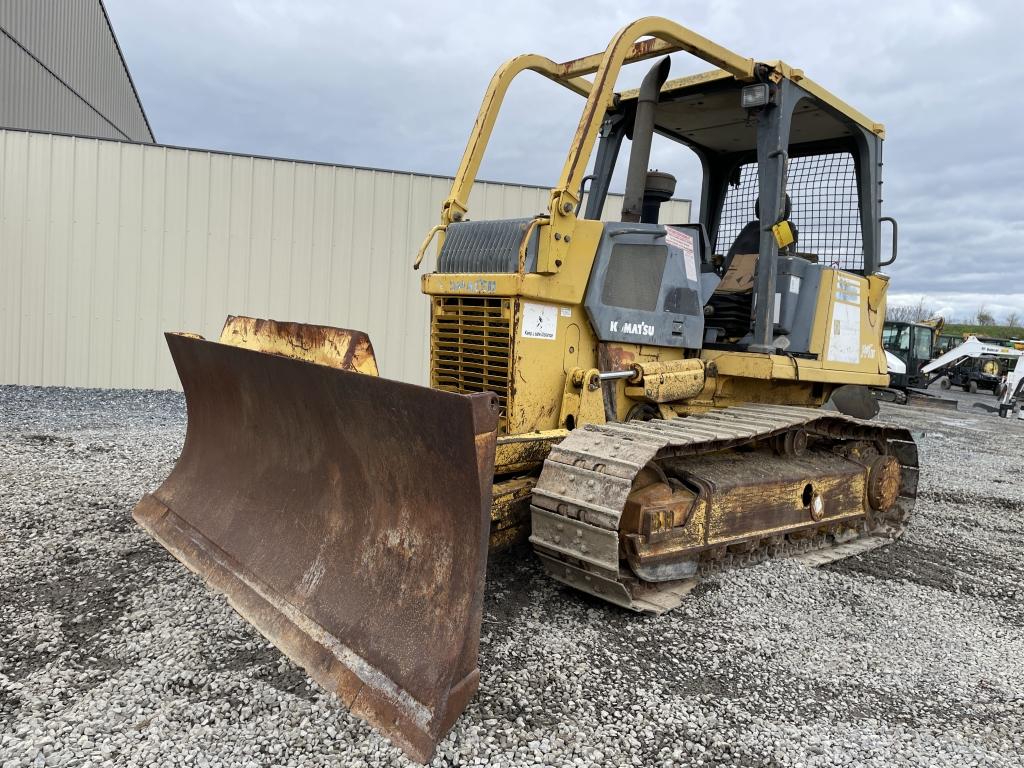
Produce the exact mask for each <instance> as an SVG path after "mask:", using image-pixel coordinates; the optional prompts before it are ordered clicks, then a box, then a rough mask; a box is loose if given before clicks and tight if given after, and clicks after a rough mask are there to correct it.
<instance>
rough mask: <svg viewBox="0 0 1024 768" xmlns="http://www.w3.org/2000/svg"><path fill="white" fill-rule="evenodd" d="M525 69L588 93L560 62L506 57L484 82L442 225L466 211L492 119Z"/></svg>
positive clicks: (585, 85)
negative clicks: (479, 102) (486, 82)
mask: <svg viewBox="0 0 1024 768" xmlns="http://www.w3.org/2000/svg"><path fill="white" fill-rule="evenodd" d="M526 70H531V71H533V72H537V73H539V74H541V75H544V77H546V78H548V79H550V80H554V81H555V82H556V83H558V84H559V85H563V86H565V87H566V88H568V89H569V90H570V91H573V92H575V93H578V94H580V95H581V96H584V97H587V96H589V95H590V89H591V84H590V82H589V81H587V80H585V79H584V78H582V77H576V76H574V75H568V76H567V75H564V74H562V70H561V65H559V64H557V63H556V62H554V61H552V60H551V59H549V58H547V57H545V56H538V55H537V54H534V53H526V54H523V55H521V56H516V57H515V58H512V59H509V60H508V61H506V62H505V63H504V64H502V65H501V66H500V67H498V71H497V72H495V73H494V76H493V77H492V78H491V82H490V83H489V84H488V85H487V91H486V92H485V93H484V100H483V103H482V104H481V105H480V111H479V112H478V113H477V116H476V122H474V123H473V130H472V131H470V134H469V141H468V142H466V149H465V151H464V152H463V153H462V162H460V163H459V170H458V171H456V172H455V179H454V180H453V181H452V188H451V191H450V192H449V193H448V199H447V200H445V201H444V205H443V206H442V208H441V223H442V224H450V223H451V222H453V221H459V220H460V219H461V218H462V217H463V216H464V215H465V213H466V211H467V210H468V207H467V204H468V203H469V192H470V190H471V189H472V188H473V181H474V180H475V179H476V174H477V171H479V170H480V161H481V160H482V159H483V155H484V150H485V149H486V148H487V142H488V141H490V138H491V132H492V131H493V130H494V121H495V120H496V119H497V117H498V111H499V110H500V109H501V103H502V101H504V99H505V93H506V92H507V91H508V87H509V85H510V84H511V83H512V80H513V79H515V77H516V75H518V74H519V73H520V72H524V71H526Z"/></svg>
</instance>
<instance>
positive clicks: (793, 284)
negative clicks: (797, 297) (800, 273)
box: [789, 275, 800, 293]
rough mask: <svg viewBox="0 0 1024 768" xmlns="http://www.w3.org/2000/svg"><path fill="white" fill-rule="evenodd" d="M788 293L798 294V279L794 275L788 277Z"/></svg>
mask: <svg viewBox="0 0 1024 768" xmlns="http://www.w3.org/2000/svg"><path fill="white" fill-rule="evenodd" d="M789 292H790V293H800V278H799V277H797V276H796V275H790V276H789Z"/></svg>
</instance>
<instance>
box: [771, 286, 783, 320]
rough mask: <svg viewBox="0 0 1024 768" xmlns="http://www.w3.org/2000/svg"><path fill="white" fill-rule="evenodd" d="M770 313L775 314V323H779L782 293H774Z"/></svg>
mask: <svg viewBox="0 0 1024 768" xmlns="http://www.w3.org/2000/svg"><path fill="white" fill-rule="evenodd" d="M772 313H773V314H774V315H775V320H774V322H775V324H776V325H778V324H779V318H780V317H781V316H782V294H781V293H776V294H775V306H774V307H773V308H772Z"/></svg>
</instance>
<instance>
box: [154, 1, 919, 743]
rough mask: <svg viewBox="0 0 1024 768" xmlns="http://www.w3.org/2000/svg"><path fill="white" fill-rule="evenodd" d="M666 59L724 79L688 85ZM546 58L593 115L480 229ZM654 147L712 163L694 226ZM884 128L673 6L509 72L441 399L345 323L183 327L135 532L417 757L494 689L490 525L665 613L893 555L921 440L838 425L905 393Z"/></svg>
mask: <svg viewBox="0 0 1024 768" xmlns="http://www.w3.org/2000/svg"><path fill="white" fill-rule="evenodd" d="M677 51H686V52H688V53H691V54H693V55H695V56H697V57H698V58H700V59H703V60H704V61H706V62H708V63H709V64H710V65H711V66H712V67H713V69H712V70H711V71H709V72H705V73H703V74H700V75H691V76H686V77H682V78H679V79H676V80H669V79H668V74H669V68H670V62H669V59H668V58H667V54H671V53H673V52H677ZM659 56H660V57H663V58H661V59H660V60H659V61H658V62H657V63H656V64H655V65H654V67H653V68H652V69H651V70H650V71H649V72H648V74H647V76H646V77H645V78H644V80H643V83H642V85H641V86H640V88H639V89H638V90H633V91H625V92H621V93H616V92H615V90H614V88H615V83H616V80H617V77H618V75H619V71H620V69H621V67H622V66H623V65H624V64H626V63H630V62H638V61H643V60H646V59H651V58H655V57H659ZM526 70H532V71H535V72H538V73H540V74H541V75H543V76H544V77H547V78H549V79H550V80H552V81H554V82H555V83H557V84H559V85H561V86H564V87H565V88H567V89H569V90H570V91H573V92H575V93H577V94H579V95H580V96H582V97H583V99H584V105H583V109H582V113H581V117H580V120H579V124H578V126H577V129H576V132H575V136H574V138H573V140H572V143H571V145H570V147H569V152H568V156H567V157H566V160H565V163H564V165H563V167H562V169H561V173H560V176H559V178H558V181H557V182H556V184H555V186H554V187H553V188H552V190H551V194H550V203H549V206H548V211H547V212H545V213H543V214H541V215H537V216H533V217H528V218H523V219H515V220H504V221H487V220H470V219H469V217H468V215H467V214H468V204H467V201H468V199H469V191H470V188H471V187H472V185H473V181H474V179H475V177H476V175H477V170H478V168H479V166H480V161H481V158H482V156H483V152H484V151H485V149H486V146H487V143H488V139H489V137H490V134H491V129H492V126H493V125H494V121H495V118H496V117H497V113H498V110H499V108H500V106H501V104H502V99H503V97H504V95H505V92H506V90H507V88H508V86H509V84H510V83H511V81H512V80H513V78H515V77H516V76H517V75H518V74H520V73H521V72H523V71H526ZM655 134H659V135H661V136H663V137H665V138H667V139H669V140H671V141H673V142H676V144H675V146H676V147H677V149H678V151H679V152H684V151H687V150H689V151H693V152H694V153H695V154H696V155H697V157H698V158H699V160H700V162H701V164H702V166H703V170H704V177H703V180H702V194H701V210H700V216H699V219H698V221H696V222H667V223H660V222H659V207H658V202H659V200H663V199H665V197H666V196H667V194H666V191H667V190H668V189H669V188H670V187H671V181H670V179H667V178H665V176H664V174H652V173H649V172H648V164H649V158H650V148H651V142H652V139H653V137H654V135H655ZM883 135H884V130H883V128H882V126H881V125H880V124H879V123H876V122H874V121H873V120H871V119H869V118H868V117H866V116H865V115H864V114H862V113H861V112H859V111H858V110H856V109H854V108H853V107H851V106H850V105H849V104H847V103H846V102H844V101H842V100H841V99H839V98H837V97H835V96H834V95H832V94H830V93H829V92H828V91H826V90H825V89H824V88H822V87H821V86H820V85H818V84H817V83H815V82H813V81H812V80H810V79H809V78H808V77H807V76H806V75H805V74H804V73H803V71H802V70H799V69H795V68H793V67H790V66H789V65H787V64H785V63H783V62H779V61H773V62H757V61H754V60H753V59H749V58H745V57H742V56H738V55H737V54H735V53H733V52H731V51H729V50H727V49H725V48H723V47H721V46H719V45H717V44H715V43H713V42H711V41H710V40H707V39H706V38H703V37H701V36H700V35H697V34H695V33H694V32H692V31H691V30H689V29H686V28H685V27H682V26H679V25H678V24H674V23H672V22H670V21H667V20H665V19H659V18H645V19H641V20H639V21H636V22H634V23H632V24H629V25H628V26H626V27H625V28H623V29H622V30H621V31H620V32H619V33H618V34H616V35H615V37H614V38H612V40H611V42H610V43H609V45H608V47H607V48H606V49H605V50H604V51H602V52H600V53H597V54H594V55H591V56H585V57H583V58H579V59H573V60H571V61H567V62H564V63H556V62H554V61H551V60H550V59H546V58H544V57H542V56H536V55H525V56H519V57H516V58H514V59H512V60H510V61H509V62H507V63H506V64H504V65H503V66H502V67H501V68H499V70H498V71H497V73H496V74H495V75H494V77H493V79H492V80H491V82H490V85H489V86H488V89H487V93H486V94H485V96H484V101H483V106H482V108H481V110H480V113H479V115H478V117H477V120H476V123H475V125H474V127H473V130H472V133H471V135H470V139H469V142H468V144H467V147H466V151H465V154H464V155H463V158H462V162H461V164H460V166H459V168H458V171H457V173H456V175H455V179H454V182H453V184H452V188H451V192H450V194H449V196H448V198H447V199H446V200H445V201H444V204H443V206H442V211H441V220H440V222H439V223H438V225H437V226H435V227H434V228H433V229H432V230H431V232H430V233H429V235H428V237H427V239H426V241H425V242H424V244H423V247H422V248H421V250H420V254H419V256H418V258H417V266H418V265H419V264H420V262H421V261H423V260H425V258H426V254H427V253H428V251H429V250H430V243H431V241H432V239H436V240H437V242H438V247H437V257H436V266H435V268H434V270H433V271H432V272H430V273H428V274H426V275H425V276H424V277H423V283H422V286H423V291H424V293H426V294H427V296H429V301H430V307H431V330H430V384H431V387H430V388H427V387H416V386H410V385H405V384H399V383H396V382H392V381H388V380H386V379H383V378H379V377H377V376H376V364H375V361H374V356H373V351H372V347H371V346H370V343H369V340H368V339H367V338H366V336H365V334H362V333H359V332H355V331H346V330H343V329H336V328H327V327H323V326H309V325H299V324H294V323H291V324H288V323H274V322H271V321H259V320H254V319H251V318H230V319H229V321H228V323H227V324H226V326H225V329H224V332H223V333H222V335H221V337H220V340H219V341H216V342H212V341H206V340H203V339H202V338H199V337H196V336H195V335H192V334H168V337H167V338H168V343H169V345H170V348H171V353H172V356H173V357H174V361H175V364H176V366H177V368H178V371H179V374H180V376H181V380H182V385H183V388H184V390H185V394H186V399H187V403H188V416H189V424H188V433H187V437H186V441H185V446H184V450H183V452H182V456H181V459H180V460H179V462H178V464H177V466H176V467H175V469H174V471H173V472H172V473H171V475H170V477H168V478H167V480H166V481H165V482H164V484H163V485H161V486H160V488H159V489H157V490H156V491H155V492H154V493H152V494H149V495H147V496H146V497H144V498H143V499H142V500H141V501H140V502H139V504H138V506H137V507H136V509H135V513H134V514H135V517H136V519H137V520H139V522H140V523H141V524H142V525H143V526H145V527H146V528H147V529H148V530H149V531H150V532H151V533H152V534H153V535H154V536H156V537H157V538H158V539H159V540H160V541H161V542H162V543H164V544H165V546H167V547H168V548H169V549H170V550H171V551H172V552H173V553H174V554H175V555H176V556H177V557H178V558H179V559H181V560H183V561H184V562H185V563H186V564H187V565H189V566H190V567H192V568H193V569H195V570H197V571H199V572H200V573H202V574H203V575H204V576H205V577H206V578H207V579H208V580H210V581H211V583H213V584H214V585H215V586H216V587H218V588H219V589H222V590H224V591H225V592H226V593H227V594H228V596H229V597H230V599H231V600H232V603H233V604H234V605H235V606H236V608H237V609H238V610H239V611H240V612H241V613H242V614H243V615H244V616H246V617H247V618H248V619H249V620H250V621H252V622H253V623H254V624H255V625H256V626H257V627H258V628H259V629H260V631H261V632H263V633H264V634H265V635H266V636H267V637H269V638H271V639H272V640H273V641H274V642H275V643H277V644H278V646H279V647H281V648H282V649H283V650H284V651H285V652H286V653H288V654H289V655H290V656H291V657H292V658H293V659H295V660H296V661H298V662H299V663H300V664H302V665H303V666H304V667H305V668H306V669H307V670H308V671H309V673H310V674H311V675H312V676H313V677H314V678H315V679H316V680H317V681H319V682H320V683H321V684H322V685H324V686H325V687H327V688H328V689H330V690H333V691H337V692H338V693H339V695H340V696H341V699H342V701H343V702H344V703H345V704H346V705H347V706H349V707H351V709H352V710H353V711H354V712H356V713H357V714H359V715H361V716H363V717H365V718H366V719H367V720H369V721H370V722H372V723H374V724H375V725H376V726H378V727H379V728H381V729H382V730H384V731H385V732H386V733H388V734H389V735H390V736H391V737H392V738H393V739H394V740H395V741H396V742H397V743H399V744H400V745H401V746H402V747H403V748H404V749H405V750H406V751H407V752H408V753H409V754H410V755H412V756H413V757H415V758H418V759H422V760H426V759H428V758H429V757H430V755H431V754H432V752H433V750H434V746H435V745H436V743H437V741H438V740H439V739H440V738H441V736H442V735H443V734H444V733H445V731H446V730H447V729H448V728H449V727H450V726H451V724H452V723H453V722H454V721H455V719H456V718H457V717H458V715H459V713H460V712H461V711H462V709H463V708H464V707H465V705H466V703H467V701H468V700H469V698H470V697H471V696H472V695H473V692H474V691H475V690H476V687H477V684H478V680H479V673H478V671H477V650H478V638H479V630H480V620H481V609H482V599H483V584H484V573H485V565H486V560H487V552H488V542H489V540H490V544H491V546H494V547H497V546H502V545H505V544H507V543H509V542H510V541H513V540H516V539H520V538H523V537H524V536H525V535H526V534H529V541H530V542H531V543H532V547H533V550H534V552H535V553H536V556H537V557H538V558H539V559H540V561H541V562H542V563H543V564H544V567H545V568H546V569H547V572H548V573H549V574H550V575H551V576H552V577H553V578H555V579H557V580H558V581H560V582H562V583H563V584H566V585H568V586H570V587H573V588H575V589H578V590H582V591H585V592H587V593H589V594H591V595H595V596H597V597H599V598H602V599H604V600H607V601H610V602H612V603H615V604H617V605H620V606H623V607H626V608H629V609H632V610H636V611H645V612H652V613H659V612H662V611H665V610H669V609H671V608H673V607H674V606H676V605H678V604H679V602H680V600H682V599H683V597H684V596H685V594H686V593H687V591H688V590H689V589H691V588H692V586H693V585H694V584H695V583H696V582H697V580H698V579H699V578H700V576H701V575H702V574H704V573H707V572H709V571H712V570H715V569H718V568H723V567H729V566H733V565H742V564H745V563H753V562H758V561H760V560H762V559H764V558H766V557H772V556H791V557H799V558H802V559H804V560H805V561H806V562H811V563H823V562H828V561H830V560H833V559H836V558H839V557H845V556H848V555H851V554H855V553H858V552H863V551H865V550H866V549H869V548H871V547H875V546H878V545H880V544H884V543H886V542H888V541H891V540H892V538H893V537H895V536H897V535H899V534H900V532H901V531H902V530H903V529H904V526H905V525H906V523H907V520H908V517H909V515H910V513H911V510H912V508H913V505H914V500H915V496H916V491H917V474H918V470H917V449H916V446H915V444H914V442H913V440H912V438H911V436H910V434H909V432H907V431H906V430H904V429H901V428H897V427H892V426H888V425H881V424H872V423H866V422H864V421H860V420H857V419H853V418H850V417H849V416H844V415H843V414H841V413H838V412H835V411H827V410H820V409H819V406H821V405H823V404H824V403H826V401H828V400H829V399H830V398H831V399H832V400H833V402H836V403H838V404H840V406H841V407H843V408H846V409H847V410H855V411H856V412H858V413H861V412H864V411H863V410H862V409H863V408H865V407H866V406H865V403H867V402H869V403H871V404H873V400H871V398H870V396H869V393H868V388H869V387H873V386H886V385H887V384H888V381H889V377H888V374H887V367H886V358H885V354H884V351H883V348H882V323H883V319H884V317H885V302H886V290H887V287H888V278H887V277H886V276H885V275H883V274H881V272H880V269H881V268H882V266H883V265H884V264H886V263H889V261H891V258H890V259H889V260H888V261H886V260H885V258H884V257H883V254H882V253H881V247H880V241H881V228H882V222H883V217H882V216H881V209H880V203H881V199H880V188H881V187H880V185H881V178H880V171H881V166H882V164H881V146H882V138H883ZM541 138H542V137H532V138H531V139H530V141H539V140H541ZM627 139H628V140H629V144H628V146H629V151H628V157H626V158H624V161H625V162H626V163H627V164H628V168H627V172H626V184H625V201H624V204H623V210H622V216H621V220H620V221H616V222H604V221H601V220H600V212H601V210H602V207H603V205H604V202H605V199H606V197H607V195H608V191H609V187H610V185H611V182H612V174H613V171H614V169H615V167H616V164H617V162H618V159H619V155H620V148H622V147H624V146H625V145H626V140H627ZM595 147H596V155H595V158H594V165H593V169H592V171H591V172H588V163H589V162H590V159H591V156H592V155H593V154H594V153H595ZM588 181H589V187H585V186H584V185H585V183H586V182H588ZM668 194H671V193H670V192H669V193H668ZM894 256H895V254H893V257H894ZM876 407H877V406H876Z"/></svg>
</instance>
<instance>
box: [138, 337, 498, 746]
mask: <svg viewBox="0 0 1024 768" xmlns="http://www.w3.org/2000/svg"><path fill="white" fill-rule="evenodd" d="M239 334H240V335H241V336H239ZM242 337H244V338H242ZM221 338H222V341H232V342H234V343H218V342H211V341H206V340H204V339H202V338H201V337H197V336H195V335H192V334H167V343H168V345H169V347H170V351H171V356H172V357H173V359H174V364H175V366H176V367H177V370H178V375H179V376H180V378H181V383H182V387H183V388H184V391H185V398H186V404H187V410H188V430H187V432H186V436H185V444H184V447H183V449H182V453H181V457H180V458H179V460H178V463H177V465H176V466H175V467H174V470H173V471H172V472H171V474H170V476H169V477H168V478H167V479H166V480H165V481H164V483H163V484H162V485H161V486H160V487H159V488H158V489H157V490H156V491H154V492H153V493H152V494H149V495H146V496H145V497H143V498H142V500H141V501H139V503H138V504H137V505H136V507H135V510H134V512H133V515H134V517H135V519H136V521H138V522H139V524H140V525H142V526H143V527H144V528H145V529H146V530H147V531H149V533H151V534H152V535H153V536H154V537H155V538H156V539H157V540H158V541H160V543H162V544H163V545H164V546H165V547H166V548H167V549H168V550H170V552H171V553H173V554H174V556H175V557H177V558H178V559H179V560H181V561H182V562H183V563H184V564H185V565H187V566H188V567H189V568H191V569H192V570H194V571H196V572H197V573H199V574H201V575H202V576H203V577H204V578H205V579H206V580H207V581H208V582H209V584H210V585H212V586H213V587H214V588H216V589H218V590H220V591H222V592H224V593H225V594H226V595H227V596H228V599H229V600H230V602H231V604H232V605H233V606H234V608H235V609H236V610H237V611H238V612H239V613H240V614H241V615H242V616H243V617H245V618H246V619H247V620H248V621H250V622H251V623H252V624H253V625H254V626H255V627H256V628H257V629H258V630H259V631H260V632H261V633H262V634H263V635H265V636H266V637H267V638H268V639H269V640H270V641H272V642H273V643H274V644H275V645H276V646H277V647H278V648H280V649H281V650H282V651H283V652H284V653H285V654H287V655H288V656H289V657H290V658H291V659H293V660H294V661H295V662H297V663H298V664H300V665H301V666H302V667H304V668H305V669H306V670H307V672H308V673H309V675H310V676H311V677H313V678H314V679H315V680H316V681H317V682H318V683H319V684H320V685H322V686H323V687H324V688H326V689H327V690H329V691H332V692H335V693H337V694H338V696H339V697H340V698H341V700H342V702H343V703H344V704H345V705H346V706H347V707H348V708H349V709H350V710H351V711H352V712H353V713H354V714H355V715H357V716H359V717H362V718H364V719H365V720H367V721H368V722H369V723H371V724H372V725H374V726H376V727H377V728H379V729H380V730H381V731H383V732H384V733H385V734H387V735H388V736H389V737H390V738H391V739H392V740H393V741H394V742H395V743H396V744H397V745H398V746H400V747H401V748H402V749H403V750H404V751H405V752H406V753H407V754H408V755H409V756H410V757H412V758H414V759H416V760H420V761H424V762H425V761H427V760H429V759H430V757H431V756H432V755H433V752H434V749H435V746H436V744H437V742H438V741H439V740H440V739H441V738H442V737H443V736H444V734H445V733H446V732H447V730H448V729H449V728H450V727H451V726H452V724H453V723H454V722H455V720H456V719H457V717H458V716H459V714H460V713H461V712H462V710H463V709H464V708H465V706H466V704H467V702H468V701H469V699H470V698H471V697H472V696H473V694H474V693H475V691H476V689H477V686H478V681H479V671H478V669H477V652H478V648H479V636H480V621H481V611H482V606H483V591H484V577H485V568H486V559H487V537H488V530H489V519H490V518H489V510H490V499H491V480H492V473H493V466H494V450H495V429H496V424H497V406H496V404H495V402H494V398H493V395H491V394H489V393H488V394H482V395H473V396H463V395H455V394H449V393H445V392H439V391H435V390H432V389H428V388H425V387H417V386H412V385H408V384H402V383H399V382H395V381H389V380H387V379H381V378H378V377H377V376H375V375H365V374H363V373H357V372H355V371H356V370H365V371H367V372H368V373H371V374H373V373H376V365H375V364H372V365H371V363H372V362H373V351H372V347H370V345H369V340H368V339H366V337H365V335H364V334H359V333H356V332H350V331H344V330H342V329H332V328H326V327H324V326H306V325H301V326H300V325H296V324H284V323H281V324H277V323H272V322H271V321H255V320H252V319H251V318H229V319H228V323H227V324H226V325H225V331H224V334H223V335H222V337H221ZM289 340H290V342H291V343H288V342H289ZM364 342H365V343H364ZM239 344H241V345H243V346H239ZM261 350H268V351H261ZM289 350H290V351H289ZM359 350H361V352H360V351H359ZM349 353H352V354H349ZM286 355H291V356H286ZM310 360H326V362H327V363H328V364H318V363H316V362H310ZM360 366H362V367H360ZM343 368H348V369H349V370H343Z"/></svg>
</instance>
